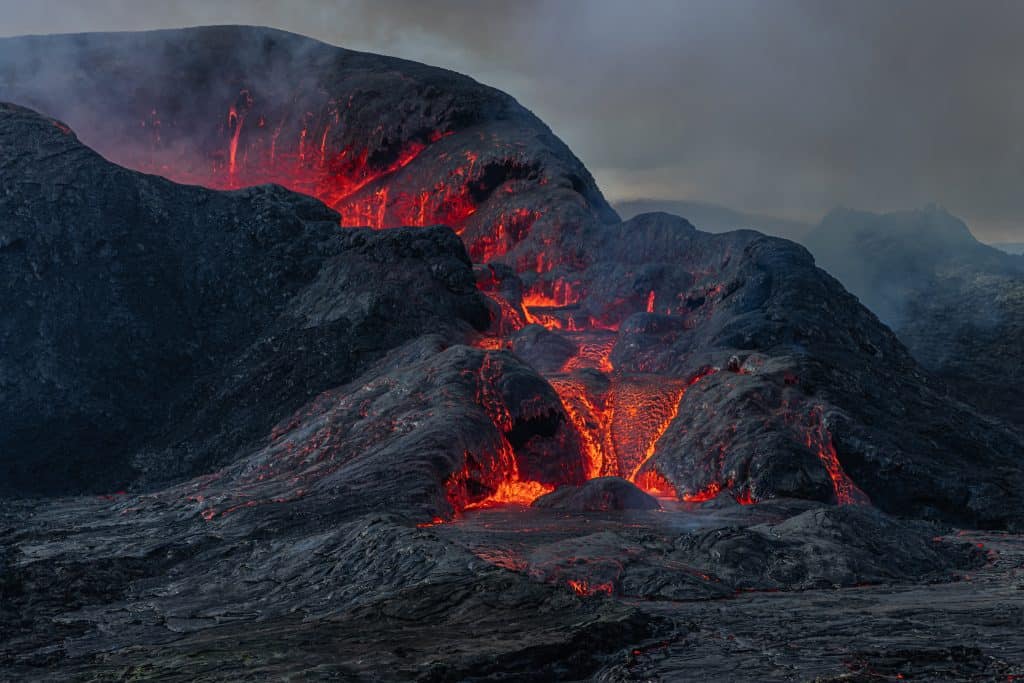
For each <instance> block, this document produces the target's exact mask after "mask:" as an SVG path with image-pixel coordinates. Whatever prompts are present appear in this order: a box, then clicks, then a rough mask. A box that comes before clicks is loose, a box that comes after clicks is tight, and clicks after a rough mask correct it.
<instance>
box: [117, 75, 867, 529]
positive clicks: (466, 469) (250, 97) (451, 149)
mask: <svg viewBox="0 0 1024 683" xmlns="http://www.w3.org/2000/svg"><path fill="white" fill-rule="evenodd" d="M352 104H353V103H352V98H351V97H349V98H348V99H347V101H345V100H342V101H338V100H335V99H329V100H327V101H325V102H323V103H322V105H320V106H319V108H317V107H313V108H312V109H311V110H309V111H304V112H303V113H302V114H301V115H299V116H295V115H294V114H289V113H282V112H281V111H279V110H278V109H275V108H274V107H273V106H271V105H269V104H268V103H267V102H264V101H261V98H260V97H259V96H258V95H257V94H256V93H255V92H254V91H253V90H250V89H242V90H240V91H239V92H238V95H237V96H236V97H235V98H234V100H233V101H232V102H231V103H230V105H229V106H228V107H226V113H225V114H224V115H223V118H222V119H221V122H220V123H219V124H218V126H217V136H216V143H215V146H214V147H215V149H214V151H213V152H212V153H209V154H208V155H207V157H206V158H205V159H204V160H203V161H202V162H199V163H189V164H184V165H183V166H175V165H173V164H168V163H167V160H168V159H170V158H172V157H173V153H172V152H171V151H170V150H171V149H172V147H173V145H172V143H171V142H169V141H168V140H167V137H166V135H165V133H169V132H172V130H173V122H170V123H168V122H166V121H162V120H161V116H160V115H159V113H158V112H157V111H156V109H153V110H152V111H151V113H150V115H149V117H148V118H147V119H146V120H144V121H143V122H142V126H143V128H144V129H146V130H147V131H149V136H150V140H149V143H150V144H151V147H152V150H151V156H150V163H148V164H147V163H142V164H140V163H138V160H135V162H136V163H135V164H134V165H135V166H136V167H140V166H141V167H143V169H144V170H150V171H153V172H157V173H162V174H163V175H166V176H168V177H171V178H172V179H175V180H179V181H183V182H198V183H200V184H203V185H206V186H208V187H213V188H217V189H237V188H240V187H245V186H250V185H256V184H262V183H278V184H280V185H283V186H285V187H288V188H290V189H292V190H296V191H299V192H303V193H305V194H309V195H312V196H314V197H317V198H319V199H321V200H322V201H323V202H324V203H326V204H327V205H328V206H330V207H332V208H334V209H335V210H336V211H337V212H338V213H339V215H340V223H341V225H343V226H368V227H372V228H376V229H381V228H387V227H393V226H426V225H432V224H446V225H448V226H450V227H451V228H452V229H453V230H454V231H455V232H456V233H457V234H459V235H460V236H462V237H463V240H464V241H465V243H466V247H467V252H468V254H469V256H470V258H471V259H472V260H473V261H474V262H475V263H484V264H489V263H493V262H497V261H500V260H501V259H503V258H505V257H507V256H508V255H509V253H510V252H511V250H512V249H513V248H515V246H516V245H518V244H520V243H522V242H523V241H524V240H525V239H526V238H527V237H529V236H530V234H531V231H533V230H534V229H535V226H536V225H537V222H538V220H539V219H541V217H542V216H543V214H542V212H541V211H538V210H535V209H532V208H531V209H527V208H523V207H517V206H515V205H514V204H509V203H508V200H507V197H508V196H511V195H510V194H509V193H512V194H514V193H515V192H517V191H518V188H519V187H520V185H517V184H516V183H518V182H520V181H522V180H523V179H524V178H533V180H535V181H536V182H538V183H540V184H543V183H544V182H545V179H544V178H543V176H541V175H531V174H535V170H534V169H532V168H531V167H528V166H525V165H523V164H522V163H521V162H520V161H518V160H516V159H515V157H505V158H502V157H500V156H495V154H496V153H495V152H493V151H492V152H491V153H490V155H489V156H488V154H487V153H485V152H483V151H479V150H476V149H465V148H464V147H461V146H460V145H459V144H458V143H456V142H454V140H455V139H456V138H453V137H452V136H456V135H457V134H458V133H459V132H460V131H458V130H455V129H453V128H452V127H451V126H450V125H445V126H439V127H438V128H436V129H434V128H423V129H419V130H411V131H410V130H399V131H390V132H389V131H385V128H384V124H383V123H382V124H380V125H378V126H377V128H376V129H374V130H372V131H368V132H367V134H366V135H365V136H364V137H359V136H353V135H351V131H352V130H354V128H353V126H354V125H355V124H354V122H353V119H352V118H351V108H352ZM307 106H309V105H307ZM363 125H365V124H363ZM471 137H474V134H471V133H468V132H467V133H465V139H467V140H468V139H469V138H471ZM459 139H462V138H459ZM481 140H482V138H481ZM482 157H483V158H482ZM157 159H161V160H162V161H160V162H156V161H155V160H157ZM191 161H193V162H194V160H191ZM499 188H500V192H499V195H500V197H501V199H500V200H499V201H500V202H501V203H499V204H497V205H492V206H497V208H489V209H487V210H486V211H483V212H480V210H481V208H482V207H483V206H484V202H486V201H488V198H489V197H491V196H492V195H493V194H494V193H495V192H496V191H497V190H499ZM469 223H472V225H473V226H474V227H473V229H472V231H471V233H470V232H467V224H469ZM540 243H541V244H543V245H544V247H545V249H544V250H541V251H538V252H531V253H530V254H531V255H529V256H528V258H525V257H517V259H516V262H515V263H514V264H510V265H514V266H515V268H516V270H517V272H518V273H519V274H521V275H529V276H530V277H528V278H525V280H526V282H527V283H528V284H524V285H523V287H522V288H521V290H519V289H517V288H512V289H510V290H508V291H505V290H502V288H501V286H502V285H501V283H500V282H499V281H498V277H497V276H496V274H495V272H494V270H493V268H492V269H491V271H490V274H489V277H485V279H484V280H483V281H480V282H478V287H479V288H480V290H481V291H482V292H483V293H484V294H485V295H486V296H488V297H490V298H491V299H492V300H493V302H494V303H495V306H494V309H493V310H494V311H495V312H494V314H493V315H494V317H495V320H494V324H493V325H492V328H491V332H490V336H487V337H483V338H481V339H480V340H478V341H477V342H476V346H477V347H478V348H481V349H485V350H488V351H496V350H499V349H505V348H512V346H513V344H512V341H510V339H511V337H512V335H514V334H515V333H516V332H518V331H519V330H522V329H523V328H524V327H526V326H527V325H540V326H542V327H544V328H546V329H547V330H548V331H549V332H552V333H554V334H557V335H558V336H559V337H560V338H561V340H562V343H566V344H567V345H568V346H569V347H571V348H573V349H575V350H574V352H572V353H571V354H570V355H568V357H567V358H566V359H565V360H564V362H563V361H561V360H560V361H559V363H560V365H561V366H560V368H558V370H557V371H554V372H547V373H545V377H546V379H547V380H548V381H549V383H550V385H551V386H552V387H553V388H554V390H555V392H556V393H557V395H558V397H559V399H560V401H561V404H562V408H563V409H564V416H565V418H567V421H568V423H569V424H568V428H569V429H571V430H573V432H574V433H575V434H576V436H577V437H578V439H577V442H578V444H579V446H578V448H579V450H580V451H581V453H577V454H575V456H576V457H580V458H581V459H582V462H583V466H582V468H583V471H584V474H585V477H586V478H595V477H601V476H620V477H623V478H625V479H628V480H629V481H632V482H634V483H635V484H637V485H638V486H640V487H641V488H642V489H644V490H646V491H648V492H649V493H653V494H656V495H659V496H673V497H675V496H676V495H677V492H676V488H675V487H674V485H673V484H672V483H671V482H670V481H669V480H668V479H667V478H666V477H665V476H664V475H663V474H662V473H660V472H658V471H657V470H656V469H654V468H653V467H651V466H650V461H651V459H652V458H653V456H654V454H655V451H656V449H657V445H658V442H659V440H660V439H661V437H662V435H663V434H664V433H665V431H666V430H667V429H668V428H669V426H670V425H671V424H672V422H673V420H675V419H676V417H677V413H678V411H679V405H680V402H681V400H682V398H683V396H684V394H685V393H686V389H687V386H688V384H687V382H686V381H684V380H682V379H679V378H673V377H665V376H661V375H653V374H650V375H648V374H642V373H638V372H622V371H619V370H618V369H617V368H616V367H615V364H614V362H613V360H612V358H613V351H614V350H615V348H616V344H617V342H618V340H619V333H618V330H619V326H620V323H621V322H623V321H624V320H625V319H626V318H627V317H629V316H630V315H631V314H633V313H637V312H646V313H648V314H660V315H662V316H668V315H672V313H673V311H676V315H684V316H685V315H688V314H689V307H690V306H703V305H704V302H705V301H708V300H710V299H713V298H714V297H717V296H719V295H720V294H721V292H722V291H723V290H722V286H721V285H719V284H714V285H711V286H707V287H705V290H706V291H704V292H703V293H702V294H701V296H699V297H696V298H692V297H691V298H692V301H691V299H686V305H684V306H682V307H680V308H678V310H677V309H676V307H675V306H674V304H676V303H678V302H680V301H682V300H683V299H682V298H681V297H683V295H682V294H679V293H676V294H673V293H671V292H664V291H662V292H659V291H657V290H656V289H654V288H650V287H648V286H646V285H645V286H643V287H642V288H641V287H636V288H635V289H634V290H633V291H632V292H631V293H628V294H623V293H621V292H619V293H618V294H617V295H616V296H614V297H610V300H608V301H606V302H604V305H602V306H601V307H599V308H598V307H593V303H594V302H593V301H592V300H591V298H592V297H591V294H590V293H589V292H588V291H587V290H588V286H587V281H586V278H585V277H584V276H585V271H583V270H580V269H579V268H577V266H579V264H577V263H571V262H569V261H571V259H572V258H573V257H568V256H565V255H564V253H561V254H560V252H559V251H558V250H557V249H555V248H552V249H550V250H548V247H551V246H552V245H553V244H554V243H555V241H554V240H553V239H552V237H551V236H550V235H548V236H545V237H543V238H541V241H540ZM556 273H557V275H556ZM709 274H710V273H703V274H702V277H705V276H707V275H709ZM520 292H521V293H520ZM708 310H709V309H703V310H702V313H701V314H702V315H706V314H707V311H708ZM497 372H498V371H497V370H496V369H495V367H494V361H493V359H492V357H491V355H490V354H488V355H487V356H485V360H484V363H483V366H482V367H481V369H480V373H479V374H480V377H479V386H480V388H479V390H478V396H477V398H478V401H479V403H480V405H482V406H484V407H485V409H486V410H487V412H488V414H489V416H490V417H491V419H492V420H493V422H494V424H495V427H496V428H497V431H498V432H499V433H500V434H502V435H503V436H502V437H501V441H500V443H498V444H495V445H493V446H492V447H490V448H488V450H489V451H491V452H490V453H475V454H474V453H466V454H465V457H464V463H463V465H462V466H461V469H460V470H459V471H457V472H455V473H453V474H452V475H451V476H450V477H449V478H448V479H447V481H446V488H447V491H448V499H449V502H450V503H451V505H452V507H453V509H455V510H456V511H460V510H466V509H472V508H478V507H484V506H489V505H496V504H499V503H520V504H528V503H530V502H532V501H533V500H534V499H535V498H537V497H538V496H540V495H543V494H544V493H546V492H548V491H550V490H552V488H553V487H554V486H555V485H557V484H561V483H568V482H567V481H547V482H540V481H534V480H530V479H524V478H523V477H521V474H520V467H519V461H518V457H519V456H518V454H517V453H516V450H515V448H513V445H512V444H511V443H510V442H509V439H508V435H509V434H510V433H512V430H513V427H514V420H513V419H512V416H511V413H510V411H509V408H508V406H506V405H504V403H503V402H502V401H501V399H500V396H497V394H496V392H495V390H494V388H493V387H494V385H495V383H496V382H497V381H498V379H499V377H498V375H497V374H495V373H497ZM703 376H704V375H699V376H697V377H695V378H693V379H692V380H691V382H690V384H692V383H693V382H696V381H699V380H700V379H701V378H702V377H703ZM806 443H807V446H808V447H810V448H812V449H813V450H814V451H815V452H816V453H817V454H818V457H819V458H820V459H821V462H822V464H823V466H824V467H825V469H826V470H827V471H828V474H829V476H830V477H831V479H832V481H833V487H834V490H835V497H836V500H837V502H839V503H840V504H848V503H857V502H866V501H867V496H865V495H864V494H863V492H861V491H860V489H858V488H857V487H856V485H854V484H853V482H852V481H850V479H849V477H847V476H846V474H845V473H844V472H843V470H842V467H841V466H840V465H839V461H838V458H837V456H836V453H835V447H834V445H833V443H832V438H831V435H830V434H829V433H828V430H827V429H826V428H825V427H824V424H823V423H820V422H819V424H818V425H817V426H814V427H811V428H809V429H808V430H807V431H806ZM563 455H564V454H563ZM566 457H568V456H566ZM719 478H720V477H719ZM723 490H729V491H730V492H732V493H733V495H734V497H736V499H737V500H740V501H741V502H753V498H752V496H751V495H750V493H749V491H748V492H745V493H744V492H741V493H736V492H735V491H732V484H731V482H725V481H719V480H718V479H716V480H715V481H713V482H712V483H711V484H709V485H708V486H707V487H706V488H705V489H703V490H701V491H697V492H689V493H684V495H683V499H684V500H687V501H691V502H700V501H705V500H710V499H712V498H714V497H716V496H717V495H718V494H719V493H721V492H722V491H723Z"/></svg>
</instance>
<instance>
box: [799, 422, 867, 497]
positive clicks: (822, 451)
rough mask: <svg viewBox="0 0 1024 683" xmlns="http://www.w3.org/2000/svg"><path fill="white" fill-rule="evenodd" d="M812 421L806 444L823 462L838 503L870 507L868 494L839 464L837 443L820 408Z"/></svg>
mask: <svg viewBox="0 0 1024 683" xmlns="http://www.w3.org/2000/svg"><path fill="white" fill-rule="evenodd" d="M811 420H812V422H815V423H816V424H815V425H812V426H810V427H808V428H807V432H806V444H807V447H808V448H810V449H811V450H813V451H814V452H815V453H817V455H818V459H819V460H821V464H822V465H823V466H824V467H825V471H826V472H828V476H829V477H830V478H831V479H832V490H833V491H834V493H835V497H836V503H837V504H839V505H868V504H870V503H871V500H870V499H869V498H868V496H867V494H866V493H864V492H863V491H861V490H860V489H859V488H858V487H857V485H856V484H854V483H853V480H852V479H850V477H849V476H847V474H846V472H845V471H844V470H843V466H842V465H841V464H840V463H839V455H838V454H837V453H836V446H835V442H834V441H833V440H832V434H831V432H829V430H828V427H826V426H825V418H824V416H823V415H822V412H821V409H820V408H815V409H814V411H813V412H812V413H811Z"/></svg>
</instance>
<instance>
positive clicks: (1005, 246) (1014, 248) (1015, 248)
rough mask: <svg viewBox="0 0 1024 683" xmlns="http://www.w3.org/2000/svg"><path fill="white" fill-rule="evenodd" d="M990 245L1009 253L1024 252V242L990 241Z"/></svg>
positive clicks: (1019, 253)
mask: <svg viewBox="0 0 1024 683" xmlns="http://www.w3.org/2000/svg"><path fill="white" fill-rule="evenodd" d="M989 246H990V247H995V248H996V249H999V250H1000V251H1005V252H1006V253H1007V254H1015V255H1022V254H1024V242H989Z"/></svg>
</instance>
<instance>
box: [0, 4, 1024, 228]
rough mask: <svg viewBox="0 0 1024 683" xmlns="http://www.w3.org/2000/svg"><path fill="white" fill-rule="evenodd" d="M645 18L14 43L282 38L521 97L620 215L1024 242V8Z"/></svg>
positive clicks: (570, 11)
mask: <svg viewBox="0 0 1024 683" xmlns="http://www.w3.org/2000/svg"><path fill="white" fill-rule="evenodd" d="M641 8H642V11H638V8H637V7H634V6H631V5H629V4H628V3H621V2H617V1H616V0H564V1H560V2H538V1H530V2H517V3H507V2H496V1H483V2H474V3H468V2H455V1H452V2H448V3H439V2H431V3H423V2H416V1H413V0H394V1H392V2H388V3H380V2H372V1H371V0H350V1H348V2H345V1H340V0H334V1H330V0H305V1H300V2H290V3H273V2H251V1H248V0H222V1H221V2H215V3H211V2H198V1H195V2H178V3H157V2H129V1H127V0H91V1H86V2H71V1H68V2H50V3H24V2H18V1H16V0H0V16H3V17H4V22H3V27H2V28H0V31H2V32H3V33H4V34H8V35H14V34H23V33H32V32H36V33H49V32H68V31H91V30H111V29H118V30H126V29H127V30H139V29H147V28H160V27H176V26H183V25H197V24H211V23H246V24H263V25H271V26H275V27H279V28H283V29H285V30H290V31H295V32H298V33H303V34H306V35H310V36H313V37H315V38H318V39H321V40H324V41H327V42H330V43H334V44H339V45H342V46H344V47H349V48H352V49H360V50H368V51H374V52H382V53H386V54H393V55H396V56H401V57H405V58H410V59H414V60H417V61H425V62H427V63H431V64H436V65H439V66H444V67H448V68H451V69H454V70H456V71H460V72H463V73H468V74H470V75H472V76H473V77H474V78H477V79H478V80H481V81H483V82H486V83H489V84H491V85H494V86H496V87H498V88H501V89H503V90H506V91H508V92H510V93H512V94H513V95H514V96H515V97H516V98H517V99H518V100H519V101H520V102H521V103H523V104H524V105H525V106H527V107H528V108H530V109H532V110H533V111H534V112H535V113H537V114H538V115H539V116H540V117H541V118H542V119H543V120H545V121H546V122H547V123H548V124H549V125H550V126H551V127H552V128H553V129H554V131H555V132H556V133H557V134H558V135H559V136H561V137H562V138H563V139H565V140H566V142H567V143H568V144H569V146H570V147H571V148H572V149H573V150H574V151H575V152H576V153H577V154H578V155H579V156H580V157H581V158H582V159H583V161H584V163H585V164H586V165H587V166H588V167H589V168H590V169H591V170H592V171H593V172H594V174H595V175H596V177H597V179H598V182H599V184H600V185H601V186H602V188H603V189H604V191H605V193H606V194H607V195H608V196H609V198H610V199H612V200H626V199H636V198H643V197H647V198H650V197H653V198H663V199H695V200H701V201H706V202H714V203H719V204H723V205H726V206H729V207H733V208H735V209H738V210H742V211H746V212H753V213H760V214H769V215H775V216H779V217H780V218H787V219H797V220H804V221H816V220H817V219H818V217H820V216H821V215H823V214H824V213H825V212H826V211H828V210H829V209H831V208H832V207H834V206H836V205H844V206H857V207H863V208H866V209H871V210H892V209H895V208H900V207H906V206H920V205H923V204H925V203H927V202H929V201H941V202H942V203H943V204H944V205H946V206H948V207H949V208H950V209H951V210H952V211H954V212H955V213H957V214H958V215H961V216H964V217H965V218H966V219H967V220H968V222H969V223H970V224H971V225H972V226H974V228H975V230H976V231H977V233H978V235H979V236H981V237H983V238H984V239H985V240H987V241H1017V242H1019V241H1021V236H1022V235H1024V228H1021V226H1022V225H1024V194H1022V193H1021V192H1019V187H1020V176H1021V166H1020V159H1021V158H1022V152H1024V148H1022V145H1024V142H1022V140H1024V136H1022V135H1021V134H1020V125H1021V124H1020V121H1021V120H1024V94H1022V91H1021V89H1020V88H1019V87H1017V84H1019V82H1020V81H1021V79H1022V73H1021V72H1022V69H1024V44H1022V42H1021V41H1020V40H1019V39H1018V33H1019V27H1020V26H1021V25H1022V24H1024V4H1021V3H1011V2H998V1H994V2H988V3H982V4H977V3H974V4H972V3H962V2H951V1H949V0H938V1H933V0H909V1H908V2H902V3H899V4H897V5H893V4H892V3H887V2H880V1H876V0H867V1H865V2H857V3H845V4H840V3H827V4H822V3H818V2H811V1H809V0H806V1H805V0H791V1H789V2H773V3H765V2H757V1H756V0H740V1H738V2H732V3H721V2H717V0H694V1H690V2H678V1H676V0H671V1H668V0H665V1H660V0H650V1H649V2H645V3H643V4H642V6H641ZM235 47H236V48H239V49H240V48H241V47H242V46H235ZM979 48H980V49H979ZM0 69H2V64H0Z"/></svg>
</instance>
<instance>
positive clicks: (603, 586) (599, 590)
mask: <svg viewBox="0 0 1024 683" xmlns="http://www.w3.org/2000/svg"><path fill="white" fill-rule="evenodd" d="M566 584H567V585H568V586H569V588H571V589H572V592H573V593H575V594H576V595H611V594H612V593H614V592H615V586H614V585H612V583H611V582H605V583H590V582H589V581H587V580H586V579H569V580H567V581H566Z"/></svg>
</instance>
